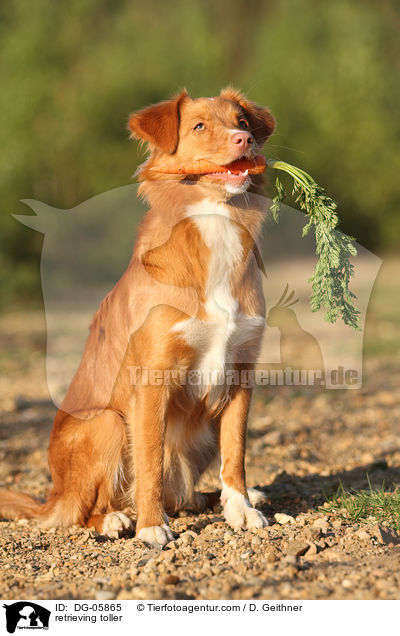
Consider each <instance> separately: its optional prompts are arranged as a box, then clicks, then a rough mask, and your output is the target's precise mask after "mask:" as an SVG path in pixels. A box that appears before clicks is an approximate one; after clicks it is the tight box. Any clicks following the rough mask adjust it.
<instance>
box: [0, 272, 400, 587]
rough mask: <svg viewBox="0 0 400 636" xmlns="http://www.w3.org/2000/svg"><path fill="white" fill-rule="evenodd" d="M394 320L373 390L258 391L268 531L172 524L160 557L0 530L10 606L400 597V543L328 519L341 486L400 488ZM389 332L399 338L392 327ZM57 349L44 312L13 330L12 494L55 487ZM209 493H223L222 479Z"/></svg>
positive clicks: (93, 537) (253, 469)
mask: <svg viewBox="0 0 400 636" xmlns="http://www.w3.org/2000/svg"><path fill="white" fill-rule="evenodd" d="M397 266H398V264H397ZM380 289H381V288H379V289H378V291H379V290H380ZM372 306H373V305H372ZM379 306H380V307H381V306H382V304H381V303H380V305H379ZM378 318H379V320H378ZM382 320H383V318H381V316H380V314H379V312H378V310H376V312H375V314H374V311H373V312H372V316H371V319H370V324H369V327H368V330H367V338H369V340H368V343H369V346H370V347H371V346H372V345H371V343H375V344H376V343H380V344H379V347H378V345H376V347H375V349H378V353H377V354H375V355H374V356H370V357H369V358H367V360H366V363H365V366H364V384H363V388H362V389H360V390H357V391H351V390H349V391H324V390H319V389H318V390H317V389H301V390H299V389H295V390H294V389H293V388H290V387H286V388H279V389H276V390H272V389H268V390H263V391H261V390H260V391H258V392H257V394H256V396H255V399H254V403H253V408H252V413H251V418H250V427H249V440H248V453H247V472H248V484H249V486H253V487H257V488H259V489H261V490H263V491H264V492H265V503H264V504H263V506H262V509H263V512H264V514H266V516H267V517H268V519H269V521H270V526H269V527H268V528H264V529H262V530H257V531H239V532H234V531H233V530H231V529H230V528H229V527H228V526H227V525H226V524H225V523H224V522H223V519H222V514H221V509H220V508H218V507H216V508H215V509H214V510H210V511H208V512H207V514H201V515H198V516H195V515H187V514H186V513H185V516H179V517H177V518H175V519H172V520H171V526H172V529H173V531H174V533H176V539H175V541H173V542H171V543H170V544H168V545H167V546H166V548H165V549H163V550H157V549H154V548H153V549H150V548H146V547H145V546H144V545H143V544H142V543H141V542H140V541H138V540H137V539H135V538H134V537H133V536H129V535H128V536H126V537H123V538H121V539H118V540H111V539H104V538H103V537H100V536H99V535H97V534H96V533H95V532H93V531H89V530H87V529H83V528H78V527H72V528H69V529H51V530H46V531H44V530H40V529H39V528H37V527H36V526H35V524H34V523H32V522H27V521H23V520H22V521H19V522H17V523H14V522H8V521H0V571H1V577H0V595H1V596H2V597H3V598H8V599H21V598H36V599H68V598H74V599H81V598H95V599H99V600H100V599H104V600H105V599H130V598H134V599H154V598H157V599H250V598H261V599H265V598H268V599H373V598H379V599H395V598H400V587H399V585H400V567H399V566H400V536H399V535H398V534H397V533H395V532H394V531H392V530H391V529H390V528H386V529H385V528H383V527H382V526H380V527H379V526H378V525H377V522H376V520H375V519H373V518H369V519H367V520H364V521H359V522H358V523H353V522H351V521H349V520H348V521H347V520H346V519H344V520H343V519H339V518H338V517H336V516H334V515H332V514H328V513H327V512H326V511H324V508H323V503H324V502H325V501H326V499H327V497H328V496H329V495H330V494H331V493H333V492H335V490H336V489H337V486H338V484H339V480H340V481H342V483H343V484H344V486H345V487H348V488H354V489H359V488H365V487H366V486H367V474H368V475H369V478H370V480H371V482H372V483H373V484H375V485H382V483H383V482H384V483H385V484H386V485H387V486H392V485H395V484H400V436H399V426H400V418H399V415H400V371H399V364H398V362H399V356H398V354H397V356H396V355H395V354H394V350H392V349H390V350H389V353H387V352H386V350H385V345H382V342H383V341H382V338H381V336H380V335H379V334H381V333H382V328H381V324H382ZM385 320H386V322H387V324H389V323H390V325H392V327H393V324H394V323H393V320H392V318H390V316H389V317H388V316H386V318H385ZM390 325H389V326H390ZM383 331H385V330H384V329H383ZM389 332H390V333H393V328H392V329H391V331H390V329H389ZM385 333H386V332H385ZM27 334H29V335H27ZM378 336H379V337H378ZM380 338H381V339H380ZM44 343H45V340H44V322H43V315H42V313H41V312H40V311H37V312H34V311H32V312H31V313H30V314H29V315H27V314H26V313H25V314H21V313H20V312H14V313H12V314H8V315H7V316H6V317H3V318H2V319H1V320H0V345H1V350H2V352H3V355H2V357H0V370H1V372H2V373H1V379H0V392H1V398H0V415H1V431H0V458H1V466H0V482H2V484H5V485H6V486H7V487H11V488H14V489H17V490H22V491H25V492H29V493H31V494H33V495H36V496H39V497H44V496H45V494H46V492H47V490H48V488H49V485H50V478H49V474H48V467H47V458H46V452H47V444H48V436H49V432H50V428H51V423H52V418H53V417H54V407H53V406H52V404H51V403H50V402H49V400H48V393H47V389H46V383H45V375H44V354H43V350H44ZM375 344H374V346H375ZM386 344H387V343H386ZM206 485H207V486H208V487H215V486H216V485H217V481H216V480H215V477H214V476H213V475H211V476H210V477H209V478H208V481H207V483H206ZM321 506H322V507H321Z"/></svg>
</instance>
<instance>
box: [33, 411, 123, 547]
mask: <svg viewBox="0 0 400 636" xmlns="http://www.w3.org/2000/svg"><path fill="white" fill-rule="evenodd" d="M125 445H126V431H125V423H124V420H123V419H122V417H121V416H120V415H119V414H118V413H116V412H114V411H111V410H110V409H106V410H104V411H103V412H102V413H100V414H98V415H95V416H93V417H91V418H89V419H79V418H78V417H75V416H72V415H67V414H63V413H61V415H59V416H58V418H56V421H55V425H54V429H53V431H52V435H51V438H50V447H49V465H50V471H51V474H52V477H53V482H54V488H53V492H52V495H51V497H50V501H53V505H52V510H51V513H50V515H49V516H48V517H47V519H45V521H44V525H46V526H53V525H63V526H65V525H71V524H74V523H77V524H80V525H85V526H88V527H94V528H95V529H96V530H97V531H98V532H100V533H105V534H107V535H111V536H115V535H116V534H118V533H119V532H121V531H123V530H125V529H127V528H128V527H130V520H129V519H128V517H126V516H125V515H124V514H123V513H122V512H116V511H115V498H116V497H115V496H116V491H117V490H118V488H119V484H118V475H119V472H120V466H121V463H122V461H123V454H124V453H123V451H124V447H125ZM50 501H49V503H50Z"/></svg>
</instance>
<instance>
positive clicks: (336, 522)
mask: <svg viewBox="0 0 400 636" xmlns="http://www.w3.org/2000/svg"><path fill="white" fill-rule="evenodd" d="M342 525H343V524H342V522H341V521H340V519H335V521H332V526H333V527H334V528H335V530H338V529H339V528H341V527H342Z"/></svg>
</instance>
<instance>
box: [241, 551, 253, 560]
mask: <svg viewBox="0 0 400 636" xmlns="http://www.w3.org/2000/svg"><path fill="white" fill-rule="evenodd" d="M253 554H254V552H253V550H246V551H245V552H242V554H241V555H240V558H241V559H248V558H249V557H251V556H252V555H253Z"/></svg>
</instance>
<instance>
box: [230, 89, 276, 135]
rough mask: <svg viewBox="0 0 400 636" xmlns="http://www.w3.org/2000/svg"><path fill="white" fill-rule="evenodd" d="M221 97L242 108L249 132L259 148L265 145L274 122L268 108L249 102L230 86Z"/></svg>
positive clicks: (274, 124)
mask: <svg viewBox="0 0 400 636" xmlns="http://www.w3.org/2000/svg"><path fill="white" fill-rule="evenodd" d="M220 95H221V97H223V98H224V99H229V100H230V101H232V102H236V103H237V104H239V106H241V107H242V108H243V110H244V111H245V112H246V115H247V117H248V119H249V123H250V127H251V131H252V133H253V135H254V137H255V140H256V141H257V143H258V145H259V146H260V147H261V146H263V145H264V144H265V142H266V141H267V139H268V137H269V136H270V135H272V133H273V132H274V130H275V126H276V121H275V118H274V117H273V116H272V115H271V113H270V111H269V110H268V108H264V106H258V104H255V103H254V102H250V101H249V100H248V99H246V98H245V97H244V95H242V93H240V92H239V91H237V90H235V89H234V88H232V87H231V86H228V87H227V88H224V89H223V90H222V91H221V93H220Z"/></svg>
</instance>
